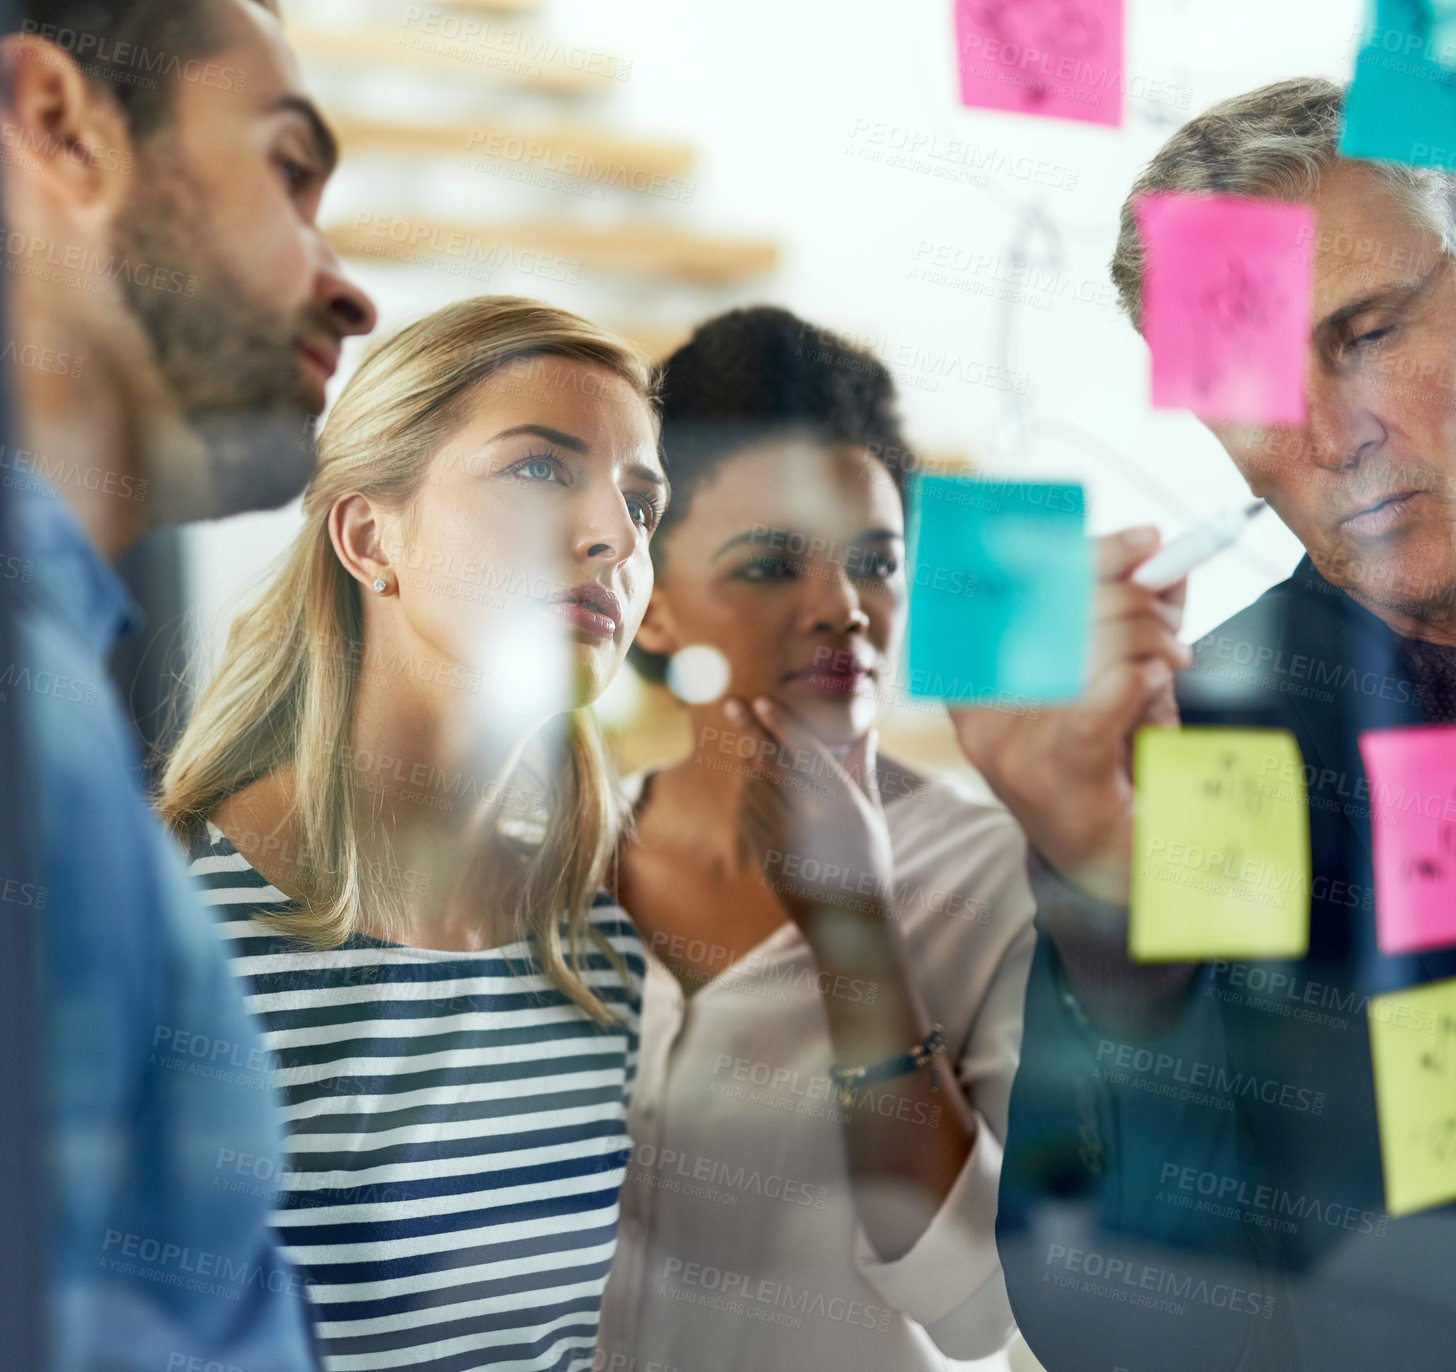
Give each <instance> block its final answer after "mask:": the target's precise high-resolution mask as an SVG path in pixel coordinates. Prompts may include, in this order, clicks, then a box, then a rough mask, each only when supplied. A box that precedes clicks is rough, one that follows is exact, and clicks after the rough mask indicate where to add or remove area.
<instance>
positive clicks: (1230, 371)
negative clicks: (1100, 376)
mask: <svg viewBox="0 0 1456 1372" xmlns="http://www.w3.org/2000/svg"><path fill="white" fill-rule="evenodd" d="M1137 221H1138V231H1139V237H1140V238H1141V239H1142V246H1143V261H1144V269H1143V335H1144V337H1145V338H1146V339H1147V340H1148V347H1149V349H1150V350H1151V352H1152V355H1153V405H1154V406H1155V407H1157V408H1159V409H1186V410H1192V411H1193V413H1194V414H1196V415H1197V416H1198V417H1199V418H1200V419H1211V420H1226V421H1231V422H1234V423H1245V424H1303V423H1304V418H1305V367H1306V356H1307V351H1308V347H1309V334H1310V312H1311V310H1312V308H1313V295H1314V267H1313V262H1314V253H1313V251H1312V247H1313V243H1314V215H1313V212H1312V211H1311V210H1310V209H1309V208H1308V207H1307V206H1304V205H1288V204H1280V203H1277V202H1274V201H1270V200H1250V199H1245V198H1243V197H1241V196H1232V195H1202V194H1189V193H1185V192H1181V191H1163V192H1159V193H1158V194H1156V195H1145V196H1141V197H1139V199H1138V202H1137Z"/></svg>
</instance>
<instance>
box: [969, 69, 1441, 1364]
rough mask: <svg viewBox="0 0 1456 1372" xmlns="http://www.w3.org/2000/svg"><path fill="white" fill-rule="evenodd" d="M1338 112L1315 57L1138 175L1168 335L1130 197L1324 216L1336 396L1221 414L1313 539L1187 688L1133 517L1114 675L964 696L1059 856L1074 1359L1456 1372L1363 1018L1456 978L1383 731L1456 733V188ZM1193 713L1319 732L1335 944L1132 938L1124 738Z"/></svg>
mask: <svg viewBox="0 0 1456 1372" xmlns="http://www.w3.org/2000/svg"><path fill="white" fill-rule="evenodd" d="M1342 108H1343V92H1342V91H1341V89H1340V88H1339V87H1337V86H1335V85H1333V84H1331V83H1329V82H1327V81H1321V80H1311V79H1303V80H1294V81H1285V82H1280V83H1278V84H1276V85H1272V86H1267V87H1265V88H1263V89H1261V90H1257V91H1253V92H1251V93H1249V94H1247V95H1242V96H1239V97H1237V98H1235V99H1232V100H1228V101H1225V102H1223V103H1222V104H1220V105H1217V106H1215V107H1214V108H1213V109H1210V110H1209V111H1207V112H1206V113H1205V114H1203V115H1200V116H1199V117H1198V118H1196V119H1194V120H1193V121H1191V122H1190V123H1189V124H1188V125H1187V126H1185V127H1184V128H1183V129H1181V130H1179V132H1178V133H1176V134H1175V135H1174V136H1173V137H1172V138H1171V139H1170V140H1169V142H1168V143H1167V144H1166V146H1164V147H1163V149H1162V150H1161V151H1160V152H1159V153H1158V154H1157V156H1156V157H1155V158H1154V159H1153V161H1152V163H1151V164H1150V165H1149V166H1148V168H1147V170H1146V171H1145V172H1144V173H1143V174H1142V176H1140V177H1139V178H1138V181H1137V184H1136V185H1135V186H1134V187H1133V191H1132V195H1130V196H1129V199H1128V203H1127V205H1126V206H1125V207H1124V210H1123V216H1122V227H1121V233H1120V235H1119V238H1118V244H1117V250H1116V254H1115V256H1114V259H1113V263H1112V273H1113V278H1114V280H1115V282H1116V283H1117V287H1118V290H1119V292H1120V295H1121V299H1122V303H1123V305H1124V307H1125V308H1126V310H1127V312H1128V314H1129V315H1130V316H1131V318H1132V320H1133V322H1134V324H1136V325H1139V326H1140V325H1141V301H1142V280H1143V255H1142V248H1141V245H1140V243H1139V240H1138V234H1137V226H1136V222H1135V219H1134V215H1133V198H1134V197H1135V196H1137V195H1138V194H1141V193H1144V192H1149V191H1159V190H1180V191H1215V192H1223V193H1228V194H1235V195H1244V196H1252V197H1256V198H1261V199H1267V200H1282V201H1297V202H1303V203H1306V204H1308V205H1309V206H1310V207H1311V208H1312V209H1313V211H1314V216H1315V229H1314V233H1313V236H1312V238H1311V241H1310V242H1309V244H1308V249H1309V252H1310V254H1311V258H1312V263H1313V271H1314V313H1313V322H1312V328H1311V332H1310V336H1309V343H1308V349H1307V355H1306V359H1305V369H1306V375H1307V387H1308V400H1309V406H1308V417H1307V419H1306V421H1305V423H1304V424H1303V425H1302V426H1298V427H1292V426H1291V427H1269V426H1260V425H1251V424H1228V423H1217V424H1210V426H1209V427H1210V428H1211V430H1212V431H1213V433H1214V434H1215V435H1216V436H1217V438H1218V439H1219V441H1220V442H1221V443H1222V444H1223V446H1224V448H1225V449H1226V450H1227V452H1228V454H1229V456H1230V457H1231V458H1232V459H1233V461H1234V464H1235V466H1237V468H1238V470H1239V472H1240V474H1241V475H1242V476H1243V477H1244V479H1245V480H1246V481H1247V483H1248V485H1249V489H1250V490H1251V491H1252V492H1253V493H1254V494H1255V495H1258V496H1262V497H1264V498H1265V499H1266V500H1268V502H1269V504H1270V506H1271V507H1272V508H1273V509H1274V511H1275V512H1276V513H1277V514H1278V516H1279V517H1280V518H1281V519H1282V520H1283V521H1284V522H1285V523H1286V524H1287V525H1288V526H1289V528H1290V529H1291V530H1293V532H1294V533H1295V534H1296V535H1297V536H1298V537H1299V540H1300V542H1301V543H1303V545H1304V547H1305V550H1306V556H1305V557H1304V558H1303V559H1302V560H1301V562H1300V563H1299V565H1298V567H1297V568H1296V569H1295V571H1294V574H1293V575H1292V576H1291V577H1290V578H1289V580H1287V581H1285V582H1283V583H1282V584H1280V585H1278V586H1276V587H1274V588H1273V589H1272V590H1271V591H1269V592H1268V593H1267V594H1266V595H1264V596H1263V597H1261V598H1260V599H1259V600H1258V601H1257V602H1255V603H1254V604H1253V605H1251V606H1249V607H1248V608H1247V609H1246V610H1244V611H1242V612H1241V613H1240V614H1238V615H1236V616H1235V617H1234V618H1233V619H1231V620H1230V621H1228V622H1227V623H1226V624H1224V625H1223V626H1222V627H1220V628H1218V629H1216V630H1214V631H1213V632H1212V633H1211V634H1209V635H1208V636H1207V637H1205V638H1204V639H1202V640H1201V641H1200V642H1199V643H1197V644H1196V645H1195V650H1194V654H1193V661H1192V665H1191V666H1190V667H1189V668H1188V670H1186V671H1184V672H1182V673H1181V674H1180V675H1179V676H1178V677H1177V678H1176V680H1174V679H1173V678H1172V674H1171V673H1170V672H1169V670H1168V666H1169V663H1170V662H1171V661H1172V657H1171V654H1170V649H1169V644H1168V635H1170V634H1173V633H1176V629H1177V621H1178V613H1179V612H1178V610H1177V609H1176V606H1175V604H1174V603H1173V602H1174V601H1175V600H1176V597H1168V596H1165V597H1161V598H1159V597H1154V596H1153V595H1152V593H1150V592H1145V591H1143V590H1142V589H1141V588H1139V587H1137V586H1135V585H1133V584H1131V583H1130V581H1129V580H1128V578H1129V575H1130V573H1131V572H1132V571H1133V570H1134V569H1135V567H1136V566H1137V565H1138V564H1139V563H1140V562H1141V561H1142V560H1143V559H1144V558H1145V557H1147V556H1148V554H1149V552H1150V551H1151V549H1150V548H1149V546H1148V545H1147V540H1146V539H1145V540H1144V541H1143V542H1142V543H1139V542H1138V541H1137V539H1136V538H1135V537H1132V536H1124V537H1122V538H1115V539H1112V540H1108V541H1106V542H1105V544H1104V547H1103V550H1102V551H1103V574H1104V584H1103V586H1102V588H1101V597H1102V599H1101V603H1102V605H1103V615H1102V619H1101V621H1100V625H1099V653H1098V663H1099V664H1100V665H1099V666H1098V667H1097V668H1096V669H1095V671H1096V675H1095V677H1094V687H1093V689H1091V690H1089V691H1088V693H1087V694H1086V695H1085V696H1084V698H1083V700H1081V701H1080V702H1078V703H1077V704H1076V705H1074V706H1072V707H1069V708H1067V709H1063V710H1054V711H1047V712H1044V713H1043V714H1042V715H1041V716H1039V717H1033V718H1024V719H1012V718H1007V717H1003V716H998V715H995V714H994V713H993V712H989V711H961V712H956V717H955V718H956V726H957V730H958V733H959V736H960V739H961V743H962V746H963V748H964V749H965V751H966V753H967V755H968V757H969V758H970V759H971V761H972V762H973V763H974V764H975V765H976V766H977V767H978V768H980V770H981V771H982V772H983V773H984V774H985V775H986V777H987V779H988V780H989V781H990V782H991V784H992V785H993V787H994V788H995V789H996V790H997V792H998V793H999V794H1000V795H1001V797H1002V798H1003V800H1004V801H1005V802H1006V803H1007V805H1008V806H1009V807H1010V808H1011V810H1012V811H1013V812H1014V813H1015V814H1016V816H1017V818H1018V819H1019V820H1020V821H1021V823H1022V824H1023V826H1024V827H1025V829H1026V831H1027V833H1028V835H1029V837H1030V840H1031V845H1032V848H1033V856H1032V869H1033V881H1034V884H1035V887H1036V891H1037V896H1038V905H1039V912H1038V926H1039V931H1040V940H1039V946H1038V951H1037V958H1036V963H1035V966H1034V968H1033V971H1032V974H1031V980H1030V983H1029V987H1028V993H1027V1003H1026V1038H1025V1046H1024V1050H1023V1056H1022V1066H1021V1071H1020V1074H1019V1076H1018V1078H1017V1081H1016V1087H1015V1093H1014V1097H1013V1102H1012V1111H1011V1121H1010V1128H1009V1137H1008V1141H1007V1147H1006V1158H1005V1165H1004V1169H1003V1174H1002V1187H1001V1209H1000V1216H999V1220H998V1239H999V1243H1000V1247H1001V1256H1002V1262H1003V1266H1004V1269H1005V1273H1006V1281H1007V1285H1008V1289H1009V1291H1010V1294H1011V1298H1012V1305H1013V1308H1014V1310H1015V1313H1016V1317H1017V1320H1018V1322H1019V1324H1020V1325H1021V1328H1022V1330H1023V1332H1024V1334H1025V1336H1026V1338H1027V1340H1028V1342H1029V1343H1030V1345H1031V1347H1032V1348H1033V1350H1034V1351H1035V1352H1036V1353H1037V1354H1038V1356H1039V1357H1040V1358H1041V1359H1042V1360H1043V1362H1044V1363H1045V1365H1046V1367H1047V1368H1048V1369H1049V1370H1050V1372H1063V1369H1078V1372H1080V1370H1081V1369H1098V1372H1115V1369H1117V1368H1125V1369H1128V1372H1160V1370H1165V1372H1203V1369H1210V1370H1211V1369H1220V1370H1221V1372H1222V1370H1226V1372H1234V1369H1238V1372H1254V1369H1259V1370H1260V1372H1262V1370H1264V1369H1268V1372H1276V1369H1277V1372H1288V1370H1289V1369H1299V1368H1305V1369H1309V1372H1338V1370H1339V1369H1347V1368H1348V1369H1352V1370H1353V1369H1357V1368H1358V1369H1373V1368H1381V1369H1383V1368H1399V1369H1400V1370H1401V1372H1422V1370H1423V1369H1432V1370H1433V1372H1434V1369H1436V1368H1442V1369H1449V1368H1450V1367H1451V1366H1452V1365H1453V1356H1456V1355H1453V1353H1452V1344H1451V1330H1452V1325H1453V1321H1456V1208H1453V1207H1451V1206H1443V1207H1439V1208H1435V1209H1431V1210H1427V1211H1424V1212H1422V1213H1419V1214H1415V1215H1409V1216H1406V1217H1404V1218H1399V1219H1397V1218H1393V1217H1391V1216H1390V1215H1388V1214H1387V1213H1386V1210H1385V1203H1384V1191H1383V1186H1382V1167H1381V1152H1380V1143H1379V1137H1378V1133H1377V1122H1376V1121H1377V1117H1376V1104H1375V1097H1374V1088H1373V1083H1372V1070H1371V1053H1370V1037H1369V1032H1368V1029H1367V1022H1368V1021H1367V1006H1368V1004H1369V1001H1370V998H1371V997H1373V996H1376V995H1378V994H1380V993H1383V992H1388V991H1392V990H1397V989H1401V988H1404V987H1409V986H1414V985H1418V984H1423V983H1426V982H1431V981H1437V980H1441V979H1444V978H1448V977H1452V976H1456V953H1453V952H1451V951H1438V952H1431V953H1423V954H1406V955H1403V956H1388V955H1383V954H1381V953H1380V952H1378V951H1377V948H1376V940H1375V924H1374V883H1373V879H1372V859H1371V835H1370V828H1371V816H1370V808H1369V793H1370V787H1369V783H1368V781H1367V778H1366V775H1365V770H1364V767H1363V765H1362V761H1361V756H1360V753H1359V750H1358V747H1357V739H1358V736H1359V735H1360V734H1361V733H1362V732H1363V731H1365V730H1368V729H1377V728H1389V727H1395V726H1402V725H1416V724H1436V723H1450V722H1452V721H1456V503H1453V491H1456V485H1453V477H1456V370H1453V365H1456V272H1453V271H1452V270H1451V254H1452V253H1453V251H1456V178H1453V177H1451V176H1449V175H1446V174H1445V173H1443V172H1439V171H1430V170H1418V169H1416V168H1413V167H1406V166H1401V165H1396V164H1388V163H1376V162H1361V161H1352V160H1348V159H1345V158H1342V157H1341V156H1340V155H1339V153H1338V151H1337V142H1338V137H1339V127H1340V121H1341V112H1342ZM1176 718H1181V720H1182V721H1183V722H1184V723H1198V724H1222V725H1230V726H1271V727H1277V728H1283V729H1287V730H1289V731H1291V732H1292V733H1293V735H1294V737H1295V739H1296V740H1297V741H1298V744H1299V747H1300V750H1301V752H1302V754H1303V761H1304V777H1305V779H1306V781H1307V783H1308V787H1309V800H1310V838H1311V857H1312V864H1313V881H1312V885H1311V921H1310V944H1309V952H1308V955H1307V956H1306V957H1304V958H1302V959H1297V960H1287V961H1277V960H1271V961H1261V962H1257V963H1251V962H1237V961H1209V962H1203V963H1185V964H1172V965H1170V964H1148V963H1134V962H1132V961H1131V960H1129V958H1128V956H1127V953H1126V947H1127V902H1128V890H1129V873H1130V869H1131V820H1132V784H1131V776H1130V747H1129V744H1130V741H1131V737H1132V735H1133V733H1134V732H1135V731H1136V729H1137V728H1138V727H1139V726H1141V725H1142V724H1145V723H1148V722H1159V723H1168V722H1173V720H1174V719H1176ZM1287 779H1288V780H1290V781H1294V780H1297V777H1290V778H1287ZM1449 780H1450V781H1451V782H1452V783H1453V784H1456V777H1452V778H1450V779H1449ZM1452 789H1453V787H1452V786H1447V787H1446V792H1451V791H1452ZM1452 1105H1453V1114H1456V1092H1453V1101H1452Z"/></svg>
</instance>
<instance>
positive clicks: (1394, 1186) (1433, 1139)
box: [1367, 981, 1456, 1215]
mask: <svg viewBox="0 0 1456 1372" xmlns="http://www.w3.org/2000/svg"><path fill="white" fill-rule="evenodd" d="M1367 1013H1368V1016H1369V1023H1370V1063H1371V1066H1372V1068H1373V1069H1374V1072H1375V1110H1376V1114H1377V1115H1378V1117H1379V1124H1380V1162H1381V1169H1382V1170H1383V1171H1384V1173H1385V1208H1386V1209H1387V1210H1388V1211H1390V1213H1391V1214H1392V1215H1409V1214H1410V1213H1411V1212H1412V1211H1413V1210H1426V1209H1429V1208H1430V1207H1431V1206H1433V1205H1445V1204H1446V1202H1448V1201H1452V1200H1456V981H1435V982H1431V983H1430V984H1429V985H1426V986H1415V987H1412V988H1410V989H1409V990H1406V991H1395V992H1392V993H1391V994H1390V995H1386V996H1372V997H1371V998H1370V1006H1369V1009H1368V1011H1367Z"/></svg>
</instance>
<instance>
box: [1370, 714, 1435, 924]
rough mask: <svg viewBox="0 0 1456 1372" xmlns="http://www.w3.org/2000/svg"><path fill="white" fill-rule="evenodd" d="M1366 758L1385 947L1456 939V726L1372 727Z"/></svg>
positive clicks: (1377, 918) (1377, 921)
mask: <svg viewBox="0 0 1456 1372" xmlns="http://www.w3.org/2000/svg"><path fill="white" fill-rule="evenodd" d="M1360 756H1361V757H1362V758H1364V759H1365V771H1366V774H1367V776H1368V778H1369V781H1370V842H1371V848H1372V850H1373V854H1374V858H1375V941H1376V943H1377V944H1378V945H1379V947H1380V951H1381V952H1382V953H1410V952H1415V951H1416V950H1418V949H1423V948H1442V947H1446V946H1448V945H1451V944H1456V726H1452V725H1445V724H1441V725H1431V726H1427V727H1423V728H1412V729H1371V730H1369V731H1367V732H1366V733H1363V734H1361V735H1360Z"/></svg>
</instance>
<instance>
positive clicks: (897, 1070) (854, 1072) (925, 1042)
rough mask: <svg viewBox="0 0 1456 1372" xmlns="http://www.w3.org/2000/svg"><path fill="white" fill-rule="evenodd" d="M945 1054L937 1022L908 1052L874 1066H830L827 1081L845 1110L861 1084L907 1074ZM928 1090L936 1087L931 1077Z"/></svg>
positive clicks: (850, 1104) (941, 1032)
mask: <svg viewBox="0 0 1456 1372" xmlns="http://www.w3.org/2000/svg"><path fill="white" fill-rule="evenodd" d="M944 1053H945V1030H944V1029H942V1028H941V1027H940V1025H938V1024H937V1025H936V1026H935V1027H934V1028H933V1029H932V1030H931V1031H930V1032H929V1033H928V1034H927V1035H926V1036H925V1037H924V1038H923V1039H921V1040H920V1042H919V1043H917V1044H916V1045H915V1046H914V1047H913V1048H912V1049H911V1050H910V1051H909V1052H908V1053H904V1054H902V1055H901V1056H900V1057H898V1058H890V1059H889V1061H887V1062H880V1063H876V1064H875V1065H874V1066H873V1067H831V1068H830V1069H829V1080H830V1081H831V1082H833V1083H834V1089H835V1091H836V1092H837V1093H838V1095H839V1104H840V1105H841V1107H843V1108H844V1109H845V1110H849V1109H851V1108H852V1107H853V1106H854V1098H855V1095H856V1093H857V1092H858V1091H859V1089H860V1087H862V1086H869V1085H870V1084H871V1083H872V1082H879V1081H891V1080H893V1079H894V1078H895V1077H906V1076H909V1075H910V1073H911V1072H918V1071H919V1070H920V1069H921V1068H922V1067H924V1066H926V1065H927V1064H929V1063H932V1062H934V1061H935V1060H936V1059H937V1058H939V1057H941V1056H942V1055H943V1054H944ZM930 1089H931V1090H932V1091H934V1090H937V1089H938V1087H937V1085H936V1083H935V1081H934V1079H933V1078H932V1080H931V1086H930Z"/></svg>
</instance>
